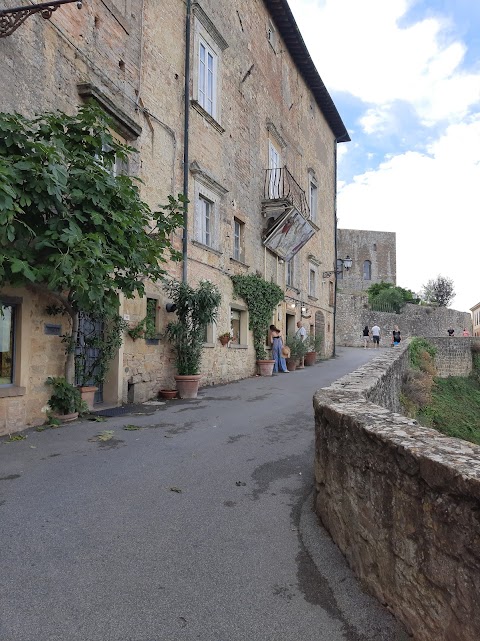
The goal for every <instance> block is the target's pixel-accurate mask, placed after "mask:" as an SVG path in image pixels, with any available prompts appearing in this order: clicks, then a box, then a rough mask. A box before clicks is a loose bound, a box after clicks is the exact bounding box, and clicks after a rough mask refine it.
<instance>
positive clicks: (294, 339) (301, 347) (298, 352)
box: [285, 335, 308, 372]
mask: <svg viewBox="0 0 480 641" xmlns="http://www.w3.org/2000/svg"><path fill="white" fill-rule="evenodd" d="M285 345H287V347H289V348H290V356H289V357H288V358H287V359H286V362H287V369H288V371H289V372H294V371H295V370H296V369H297V363H298V361H299V360H300V359H303V357H304V356H305V354H306V353H307V350H308V345H307V341H306V340H305V341H302V339H301V338H300V337H299V336H295V335H293V336H287V340H286V341H285Z"/></svg>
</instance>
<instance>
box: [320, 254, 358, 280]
mask: <svg viewBox="0 0 480 641" xmlns="http://www.w3.org/2000/svg"><path fill="white" fill-rule="evenodd" d="M337 263H342V266H341V268H340V269H332V270H331V271H329V272H323V278H330V276H332V274H341V273H342V272H343V270H345V271H347V272H348V270H349V269H350V267H351V266H352V264H353V260H352V259H351V258H350V256H349V255H348V254H347V255H346V256H345V258H339V259H338V261H337Z"/></svg>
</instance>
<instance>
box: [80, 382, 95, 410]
mask: <svg viewBox="0 0 480 641" xmlns="http://www.w3.org/2000/svg"><path fill="white" fill-rule="evenodd" d="M78 389H79V390H80V394H81V395H82V401H85V403H86V404H87V405H88V409H89V410H93V403H94V400H95V392H96V391H97V390H98V387H95V386H94V385H80V386H79V387H78Z"/></svg>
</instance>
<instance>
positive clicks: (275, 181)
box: [264, 167, 310, 218]
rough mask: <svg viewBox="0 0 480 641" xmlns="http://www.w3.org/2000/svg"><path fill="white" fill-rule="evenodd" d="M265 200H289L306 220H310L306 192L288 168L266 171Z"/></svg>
mask: <svg viewBox="0 0 480 641" xmlns="http://www.w3.org/2000/svg"><path fill="white" fill-rule="evenodd" d="M264 198H265V200H287V201H288V202H289V203H290V204H291V205H293V206H294V207H295V209H297V211H299V212H300V213H301V214H302V216H303V217H304V218H310V207H309V206H308V202H307V198H306V196H305V192H304V191H303V189H302V188H301V187H300V185H299V184H298V183H297V181H296V180H295V178H294V177H293V176H292V174H291V173H290V172H289V171H288V169H287V167H279V168H276V169H266V170H265V185H264Z"/></svg>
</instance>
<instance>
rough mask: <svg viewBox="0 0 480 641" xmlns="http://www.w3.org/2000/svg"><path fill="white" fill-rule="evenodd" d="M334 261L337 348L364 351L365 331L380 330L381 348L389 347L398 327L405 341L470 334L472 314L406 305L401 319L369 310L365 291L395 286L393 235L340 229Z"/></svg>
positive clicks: (399, 316)
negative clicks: (451, 329) (452, 331)
mask: <svg viewBox="0 0 480 641" xmlns="http://www.w3.org/2000/svg"><path fill="white" fill-rule="evenodd" d="M347 256H348V257H349V258H351V259H352V266H351V267H350V268H349V269H348V270H346V269H345V268H344V266H343V260H344V259H345V258H346V257H347ZM337 257H338V260H337V278H338V280H337V305H336V310H335V337H336V343H337V345H350V346H354V347H360V346H362V345H363V337H362V330H363V328H364V327H365V325H367V326H368V327H370V328H371V327H372V326H373V325H378V326H379V327H380V330H381V337H382V338H381V344H383V345H384V346H387V345H390V342H391V336H392V331H393V328H394V327H395V326H396V325H398V327H399V328H400V331H401V334H402V337H403V338H407V337H409V336H428V337H433V336H445V335H446V331H447V328H448V327H454V328H455V330H456V334H457V336H460V335H461V332H462V329H463V328H464V327H465V328H467V329H469V330H470V329H471V325H472V322H471V318H470V314H468V313H465V312H459V311H456V310H454V309H447V308H446V307H435V306H428V305H422V306H420V305H414V304H407V305H405V307H404V309H403V310H402V312H401V313H400V314H395V313H393V312H379V311H372V310H371V309H370V306H369V303H368V295H367V291H366V290H367V289H368V288H369V287H370V285H373V284H374V283H380V282H381V281H384V282H386V283H392V284H393V285H397V282H396V280H397V268H396V237H395V233H394V232H382V231H366V230H358V229H338V231H337ZM400 286H402V285H400Z"/></svg>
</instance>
